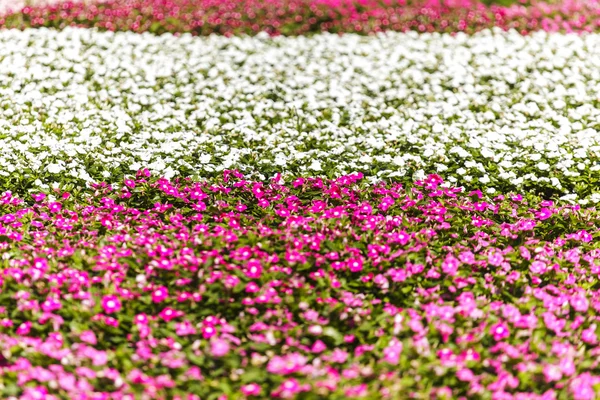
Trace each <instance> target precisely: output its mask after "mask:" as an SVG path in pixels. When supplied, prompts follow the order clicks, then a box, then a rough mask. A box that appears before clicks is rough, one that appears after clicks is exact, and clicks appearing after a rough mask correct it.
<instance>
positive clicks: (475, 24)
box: [0, 0, 600, 35]
mask: <svg viewBox="0 0 600 400" xmlns="http://www.w3.org/2000/svg"><path fill="white" fill-rule="evenodd" d="M599 16H600V2H599V1H598V0H562V1H558V2H541V1H535V0H533V1H527V0H520V1H519V2H517V4H515V5H512V6H510V7H506V6H499V5H492V6H486V5H484V4H483V3H481V2H479V1H477V0H412V1H411V0H361V1H355V0H269V1H264V0H236V1H230V0H194V1H192V0H107V1H101V2H88V1H75V2H73V1H62V2H59V3H55V2H52V3H51V4H49V5H39V6H26V7H23V8H21V9H18V10H13V11H12V12H9V13H7V14H6V15H4V16H3V17H2V18H0V26H4V27H8V28H21V29H22V28H25V27H40V26H45V27H55V28H63V27H66V26H80V27H96V28H100V29H107V30H119V31H135V32H146V31H150V32H153V33H164V32H172V33H177V34H180V33H185V32H189V33H191V34H194V35H208V34H211V33H219V34H224V35H234V34H256V33H258V32H263V31H264V32H267V33H269V34H271V35H279V34H283V35H301V34H307V33H316V32H324V31H328V32H356V33H363V34H370V33H376V32H382V31H387V30H393V31H402V32H404V31H409V30H415V31H417V32H474V31H478V30H481V29H485V28H492V27H500V28H502V29H516V30H518V31H520V32H522V33H527V32H531V31H535V30H540V29H543V30H547V31H566V32H572V31H576V32H583V31H595V30H598V28H599V27H600V17H599Z"/></svg>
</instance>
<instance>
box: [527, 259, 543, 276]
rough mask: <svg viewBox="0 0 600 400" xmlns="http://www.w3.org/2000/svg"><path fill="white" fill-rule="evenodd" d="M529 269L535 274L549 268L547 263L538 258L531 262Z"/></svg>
mask: <svg viewBox="0 0 600 400" xmlns="http://www.w3.org/2000/svg"><path fill="white" fill-rule="evenodd" d="M529 270H530V271H531V272H533V273H534V274H543V273H545V272H546V271H547V270H548V266H547V265H546V263H544V262H542V261H537V260H536V261H534V262H532V263H531V265H530V266H529Z"/></svg>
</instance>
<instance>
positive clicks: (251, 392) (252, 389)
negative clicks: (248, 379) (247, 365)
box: [240, 383, 261, 396]
mask: <svg viewBox="0 0 600 400" xmlns="http://www.w3.org/2000/svg"><path fill="white" fill-rule="evenodd" d="M240 391H241V392H242V394H243V395H244V396H259V395H260V393H261V389H260V386H259V385H258V384H256V383H249V384H247V385H244V386H242V387H241V388H240Z"/></svg>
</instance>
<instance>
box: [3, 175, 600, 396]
mask: <svg viewBox="0 0 600 400" xmlns="http://www.w3.org/2000/svg"><path fill="white" fill-rule="evenodd" d="M148 175H149V171H141V172H140V173H139V174H138V178H137V179H130V180H126V181H125V182H124V183H123V184H122V185H114V186H112V185H106V184H105V185H95V186H94V190H93V192H90V194H91V196H90V197H85V198H77V197H74V196H71V195H70V194H69V193H66V192H61V191H58V192H55V193H54V196H53V197H54V198H50V197H48V196H44V195H43V194H38V193H36V194H33V195H32V197H33V199H34V204H33V205H31V206H28V205H26V202H24V201H23V200H21V199H19V198H17V197H14V196H12V195H10V194H9V193H6V194H5V195H4V196H3V197H2V200H1V202H2V208H3V214H4V215H3V216H2V227H1V232H0V233H1V234H2V237H3V238H4V240H3V243H2V254H3V260H4V265H5V267H4V271H3V272H4V273H3V277H2V281H1V282H2V292H1V293H0V301H2V305H3V307H2V309H1V310H0V318H1V319H0V327H1V328H0V346H1V348H2V352H1V354H2V358H1V361H2V364H3V367H2V369H0V371H1V374H2V375H1V376H2V384H0V393H2V395H3V397H5V398H7V397H9V396H10V395H14V394H17V393H19V392H20V387H22V388H24V392H23V393H24V397H23V398H30V399H37V398H108V397H106V396H107V395H106V396H105V397H103V396H102V395H101V393H107V392H111V393H112V394H111V398H116V399H126V398H127V399H130V398H133V397H131V396H132V395H133V394H136V393H137V394H138V395H139V394H141V393H143V394H144V396H143V397H142V398H190V399H197V398H200V397H198V396H201V398H209V399H210V398H217V397H219V396H223V395H225V397H219V398H233V399H235V398H244V397H260V398H267V397H269V398H296V397H298V398H305V399H313V398H314V399H317V398H324V397H326V398H340V399H342V398H347V397H350V398H355V397H368V398H398V396H399V394H402V396H403V397H404V398H409V397H410V398H429V396H430V395H433V396H434V397H435V398H467V397H468V398H495V399H504V398H507V399H508V398H511V399H512V398H518V399H554V398H557V396H559V397H558V398H564V397H569V398H574V399H591V398H594V387H595V386H596V385H597V384H598V381H599V379H600V377H599V376H596V375H595V374H594V372H595V371H597V370H598V361H597V359H596V358H597V354H598V351H599V350H600V347H598V345H599V342H598V336H597V321H598V316H597V313H598V311H599V310H600V301H599V300H600V299H598V293H597V287H598V280H597V279H598V274H599V272H600V262H599V260H600V252H599V250H598V248H597V244H596V240H597V237H598V235H599V233H600V232H599V231H598V224H597V221H598V212H597V211H596V210H590V209H587V210H586V209H580V208H579V206H557V205H555V204H554V203H553V202H551V201H541V200H540V199H539V198H535V197H532V196H527V197H526V198H524V197H523V196H520V195H513V196H510V197H505V196H498V197H496V198H494V199H492V200H488V201H485V200H483V199H482V194H481V192H479V191H476V192H472V193H464V192H462V191H461V190H460V189H457V188H455V187H452V186H449V185H447V184H443V182H442V179H441V178H440V177H439V176H436V175H432V176H429V177H427V178H426V179H424V180H422V181H416V182H415V183H414V184H412V185H410V186H408V187H406V188H405V187H403V186H402V185H400V184H389V185H386V184H378V185H368V184H365V182H363V179H362V177H361V176H360V174H354V175H350V176H342V177H340V178H338V179H336V180H329V181H328V180H322V179H319V178H313V179H310V178H306V179H305V178H298V179H295V180H293V181H287V182H283V181H282V180H281V178H279V177H278V178H276V179H274V180H273V181H271V182H268V183H263V182H253V181H248V180H245V179H244V178H243V176H242V175H241V174H239V173H236V172H235V171H234V172H231V171H226V172H225V174H224V177H223V178H222V179H220V180H219V181H218V182H216V183H212V184H211V183H208V182H204V181H201V182H194V181H191V180H182V181H175V182H169V181H167V180H164V179H158V180H156V179H155V178H151V177H148ZM17 385H18V386H17ZM190 393H193V394H194V395H193V396H191V395H189V394H190ZM51 394H52V395H51ZM42 395H44V396H47V397H40V396H42ZM85 396H88V397H85ZM463 396H467V397H463ZM513 396H514V397H513Z"/></svg>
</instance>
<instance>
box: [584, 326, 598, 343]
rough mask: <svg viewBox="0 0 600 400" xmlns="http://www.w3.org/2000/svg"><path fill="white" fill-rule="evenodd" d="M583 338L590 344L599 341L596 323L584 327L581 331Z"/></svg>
mask: <svg viewBox="0 0 600 400" xmlns="http://www.w3.org/2000/svg"><path fill="white" fill-rule="evenodd" d="M581 340H582V341H584V342H585V343H587V344H590V345H594V344H596V343H597V342H598V336H597V335H596V325H595V324H593V325H591V326H590V327H589V328H588V329H584V330H583V331H582V332H581Z"/></svg>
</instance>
